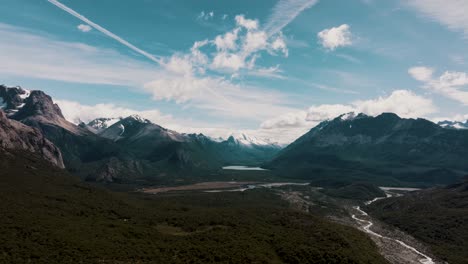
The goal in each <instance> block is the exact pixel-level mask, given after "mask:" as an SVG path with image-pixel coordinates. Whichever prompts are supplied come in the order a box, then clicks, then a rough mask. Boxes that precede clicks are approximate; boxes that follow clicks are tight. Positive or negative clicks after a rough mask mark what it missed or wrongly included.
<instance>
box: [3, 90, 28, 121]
mask: <svg viewBox="0 0 468 264" xmlns="http://www.w3.org/2000/svg"><path fill="white" fill-rule="evenodd" d="M30 94H31V92H30V91H29V90H25V89H23V88H21V87H19V86H17V87H7V86H5V85H0V109H2V110H3V111H5V114H6V115H7V116H12V115H14V114H16V113H17V112H18V111H19V110H20V109H21V108H22V107H23V106H24V105H25V104H24V101H25V100H26V99H27V98H28V97H29V96H30Z"/></svg>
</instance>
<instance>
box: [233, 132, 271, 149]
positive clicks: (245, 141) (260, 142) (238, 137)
mask: <svg viewBox="0 0 468 264" xmlns="http://www.w3.org/2000/svg"><path fill="white" fill-rule="evenodd" d="M227 140H234V141H235V142H236V143H238V144H240V145H244V146H273V147H279V144H278V143H277V142H273V141H271V140H269V139H260V138H257V137H254V136H250V135H247V134H245V133H232V134H231V135H230V136H229V137H228V139H227Z"/></svg>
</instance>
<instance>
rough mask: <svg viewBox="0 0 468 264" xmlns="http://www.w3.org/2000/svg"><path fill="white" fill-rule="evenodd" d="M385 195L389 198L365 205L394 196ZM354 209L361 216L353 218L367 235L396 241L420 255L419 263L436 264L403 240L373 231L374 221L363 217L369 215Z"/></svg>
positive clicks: (390, 194) (357, 207) (380, 198)
mask: <svg viewBox="0 0 468 264" xmlns="http://www.w3.org/2000/svg"><path fill="white" fill-rule="evenodd" d="M385 193H386V194H387V197H378V198H375V199H373V200H371V201H368V202H366V203H365V204H366V205H369V204H372V203H374V202H376V201H378V200H382V199H387V198H390V197H392V196H393V194H392V193H390V192H388V191H386V192H385ZM353 208H354V209H356V211H357V212H358V213H359V216H356V214H353V215H352V218H353V219H354V220H356V221H358V222H359V223H360V226H361V227H362V229H363V230H364V231H365V232H366V233H368V234H370V235H372V236H375V237H378V238H380V239H384V240H391V241H394V242H396V243H398V244H400V245H401V246H403V247H404V248H406V249H408V250H410V251H411V252H413V253H415V254H416V255H418V256H419V257H421V258H420V259H419V260H418V261H419V263H421V264H435V262H434V260H433V259H432V258H431V257H429V256H428V255H426V254H424V253H422V252H421V251H419V250H417V249H416V248H414V247H412V246H410V245H408V244H406V243H405V242H403V241H401V240H398V239H394V238H390V237H386V236H383V235H381V234H379V233H377V232H374V231H372V230H371V227H372V226H373V225H374V223H373V222H372V221H370V220H366V219H364V218H363V217H365V218H369V215H368V214H367V213H366V212H365V211H364V210H362V209H361V207H360V206H355V207H353Z"/></svg>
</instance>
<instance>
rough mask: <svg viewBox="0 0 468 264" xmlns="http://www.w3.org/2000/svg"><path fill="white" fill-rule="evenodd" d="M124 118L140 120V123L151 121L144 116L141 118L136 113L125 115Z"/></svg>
mask: <svg viewBox="0 0 468 264" xmlns="http://www.w3.org/2000/svg"><path fill="white" fill-rule="evenodd" d="M126 119H130V120H135V121H137V122H140V123H147V124H149V123H151V121H149V120H148V119H145V118H143V117H141V116H139V115H136V114H135V115H131V116H129V117H127V118H126Z"/></svg>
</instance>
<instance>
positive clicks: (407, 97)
mask: <svg viewBox="0 0 468 264" xmlns="http://www.w3.org/2000/svg"><path fill="white" fill-rule="evenodd" d="M352 104H353V106H354V107H355V108H356V111H355V112H359V113H365V114H368V115H372V116H375V115H379V114H381V113H385V112H391V113H395V114H397V115H399V116H400V117H404V118H417V117H426V116H427V115H429V114H432V113H434V112H436V110H437V108H436V107H435V106H434V104H433V103H432V100H430V99H427V98H425V97H422V96H419V95H416V94H415V93H413V92H411V91H408V90H396V91H393V92H392V93H391V94H390V96H388V97H379V98H377V99H373V100H364V101H356V102H354V103H352Z"/></svg>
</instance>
